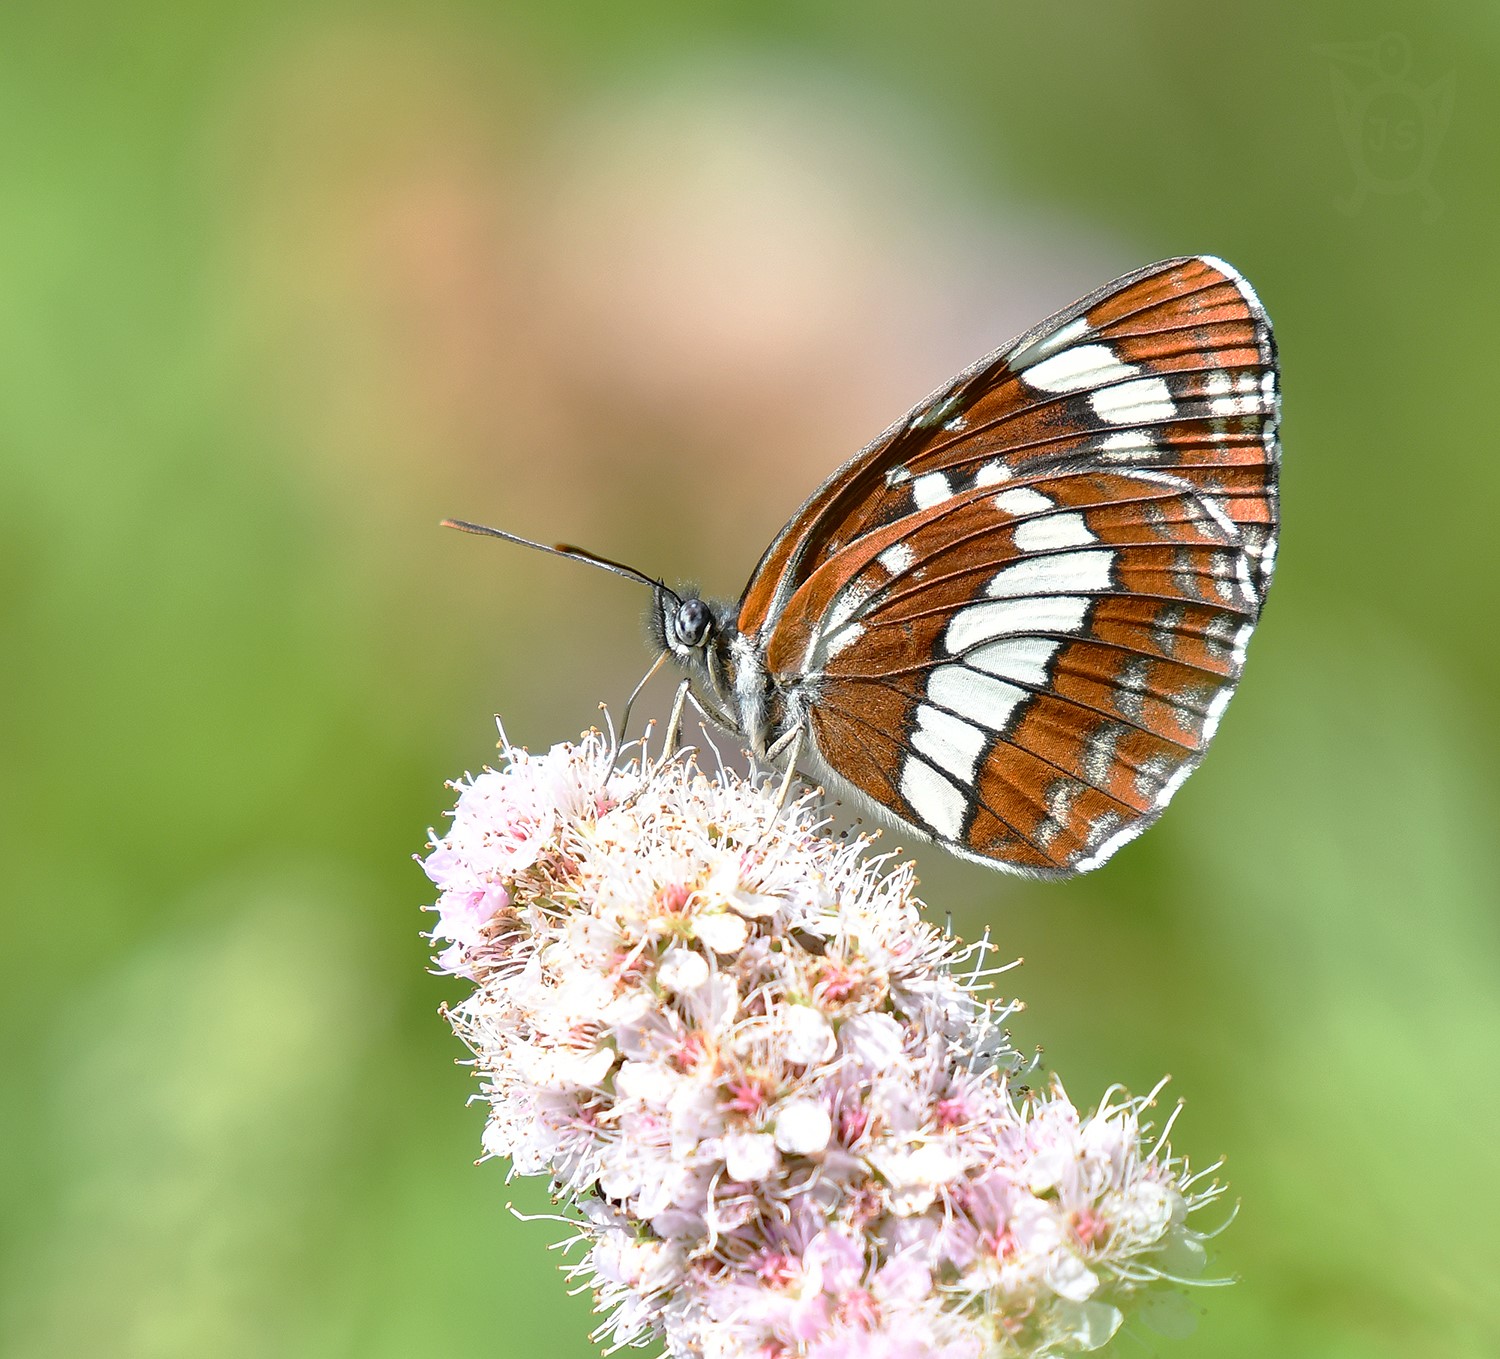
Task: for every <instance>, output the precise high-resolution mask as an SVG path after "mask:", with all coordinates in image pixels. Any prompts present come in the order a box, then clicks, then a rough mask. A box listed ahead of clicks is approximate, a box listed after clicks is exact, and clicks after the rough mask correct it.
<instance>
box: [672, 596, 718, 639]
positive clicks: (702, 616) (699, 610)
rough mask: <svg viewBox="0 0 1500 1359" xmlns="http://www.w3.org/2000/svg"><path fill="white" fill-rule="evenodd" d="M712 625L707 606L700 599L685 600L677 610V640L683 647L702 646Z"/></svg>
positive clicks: (711, 616)
mask: <svg viewBox="0 0 1500 1359" xmlns="http://www.w3.org/2000/svg"><path fill="white" fill-rule="evenodd" d="M713 623H714V617H713V614H712V613H710V612H709V608H708V605H707V604H705V603H704V602H703V601H702V600H701V599H685V600H683V601H682V604H681V605H680V606H679V607H678V610H677V623H676V628H677V640H678V641H679V642H681V643H682V644H683V646H695V647H696V646H702V645H703V643H704V642H706V641H707V640H708V634H709V631H710V629H712V627H713Z"/></svg>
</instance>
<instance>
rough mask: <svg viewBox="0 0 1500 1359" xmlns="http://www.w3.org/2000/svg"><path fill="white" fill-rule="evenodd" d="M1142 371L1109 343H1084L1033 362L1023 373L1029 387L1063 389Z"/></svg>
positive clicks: (1117, 379) (1085, 387)
mask: <svg viewBox="0 0 1500 1359" xmlns="http://www.w3.org/2000/svg"><path fill="white" fill-rule="evenodd" d="M1140 371H1141V370H1140V369H1139V368H1138V367H1137V366H1136V365H1135V364H1133V363H1122V362H1121V361H1120V360H1119V359H1118V358H1117V357H1116V356H1115V351H1114V350H1113V349H1111V348H1110V347H1109V346H1108V345H1107V344H1082V345H1077V346H1075V347H1074V348H1072V349H1064V350H1063V351H1062V352H1061V353H1058V354H1053V355H1052V356H1051V357H1050V358H1045V359H1042V360H1041V361H1040V362H1038V363H1034V364H1031V365H1030V366H1029V367H1027V368H1026V369H1025V370H1024V371H1023V372H1022V374H1021V376H1022V377H1023V378H1025V380H1026V385H1027V386H1028V387H1035V388H1037V389H1038V390H1039V391H1043V392H1057V393H1062V392H1082V391H1087V390H1089V389H1090V388H1092V387H1102V386H1104V385H1105V384H1107V383H1111V382H1122V381H1124V380H1125V379H1126V378H1129V377H1134V376H1135V375H1136V374H1137V373H1139V372H1140Z"/></svg>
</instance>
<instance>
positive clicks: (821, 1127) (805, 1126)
mask: <svg viewBox="0 0 1500 1359" xmlns="http://www.w3.org/2000/svg"><path fill="white" fill-rule="evenodd" d="M832 1135H833V1119H832V1118H830V1117H829V1114H828V1110H827V1109H825V1108H824V1107H823V1105H822V1104H820V1103H819V1102H818V1101H817V1100H812V1099H794V1100H788V1101H787V1102H786V1103H785V1104H783V1105H782V1106H781V1108H780V1109H779V1110H778V1111H777V1114H776V1145H777V1146H778V1147H780V1148H781V1150H782V1151H784V1152H787V1153H788V1154H789V1155H792V1156H812V1155H815V1154H816V1153H817V1152H820V1151H822V1150H823V1149H824V1148H825V1147H826V1146H827V1145H828V1139H829V1138H830V1137H831V1136H832Z"/></svg>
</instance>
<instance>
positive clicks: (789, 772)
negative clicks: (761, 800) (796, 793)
mask: <svg viewBox="0 0 1500 1359" xmlns="http://www.w3.org/2000/svg"><path fill="white" fill-rule="evenodd" d="M802 732H803V729H802V728H801V727H793V728H792V730H791V731H789V732H787V734H786V735H785V736H783V737H782V738H781V739H780V740H779V741H777V742H775V743H774V744H773V745H772V746H771V748H770V749H769V750H768V751H766V759H767V760H768V761H769V762H770V763H772V764H774V763H775V762H776V760H777V758H778V757H779V756H780V755H781V753H782V751H784V750H789V751H790V752H791V754H789V755H788V756H787V758H786V773H784V774H783V775H782V776H781V789H780V791H779V792H778V793H777V794H776V809H777V810H778V811H780V810H781V808H783V807H785V806H786V800H787V795H788V794H789V793H790V792H791V791H792V780H793V779H794V778H796V777H797V760H798V758H799V757H800V756H801V754H802Z"/></svg>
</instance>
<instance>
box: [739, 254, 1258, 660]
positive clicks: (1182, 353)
mask: <svg viewBox="0 0 1500 1359" xmlns="http://www.w3.org/2000/svg"><path fill="white" fill-rule="evenodd" d="M1278 411H1279V399H1278V394H1277V376H1276V355H1275V344H1274V341H1273V339H1272V334H1271V327H1270V323H1269V321H1268V320H1267V318H1266V314H1265V311H1264V309H1263V308H1262V307H1261V305H1260V302H1259V301H1258V299H1257V298H1256V296H1255V293H1254V291H1253V290H1252V289H1251V288H1250V285H1249V284H1248V283H1247V282H1246V281H1245V280H1244V279H1243V278H1241V277H1240V275H1239V274H1238V273H1236V272H1235V271H1234V270H1233V269H1232V268H1230V267H1229V266H1228V265H1227V264H1224V263H1223V262H1222V261H1220V260H1216V259H1213V258H1210V257H1207V256H1194V257H1189V258H1185V259H1176V260H1167V261H1164V262H1162V263H1160V264H1154V265H1151V266H1149V267H1148V268H1145V269H1142V270H1139V271H1138V272H1136V273H1134V274H1129V275H1127V276H1126V277H1124V278H1121V279H1117V280H1116V281H1115V282H1113V283H1111V284H1108V285H1107V286H1106V287H1104V288H1101V289H1100V290H1099V291H1098V292H1096V293H1093V294H1091V295H1090V296H1088V297H1086V298H1084V299H1083V300H1082V301H1080V302H1078V303H1075V304H1074V305H1073V306H1072V307H1069V308H1067V309H1066V310H1064V311H1061V312H1059V313H1058V314H1057V315H1056V316H1053V317H1051V318H1050V319H1049V320H1047V321H1044V322H1043V323H1042V324H1041V325H1039V326H1036V327H1035V328H1033V329H1032V330H1030V331H1028V332H1027V333H1026V334H1025V335H1023V336H1021V337H1020V339H1018V340H1016V341H1015V342H1014V343H1013V344H1011V345H1009V346H1007V347H1006V348H1005V349H1003V350H1000V351H998V352H996V353H995V354H992V355H990V356H989V357H988V358H986V359H984V360H982V361H981V362H980V363H978V364H976V365H975V366H974V367H973V368H971V369H969V370H968V371H967V372H965V373H962V374H960V375H959V376H958V377H957V378H955V379H954V381H953V382H951V383H950V384H949V385H948V386H947V387H945V388H943V389H942V390H941V391H939V392H936V393H934V394H933V395H932V396H931V397H929V398H928V399H927V400H926V401H924V402H922V403H921V404H920V405H919V406H917V407H916V409H915V410H913V411H912V412H911V413H910V414H909V415H907V416H906V417H905V418H903V419H902V420H900V421H898V422H897V423H896V424H895V425H893V426H891V428H890V429H888V430H887V431H886V432H885V433H884V434H882V435H881V436H880V437H879V438H878V439H877V440H875V442H874V443H872V444H871V445H870V446H869V447H868V448H866V449H865V450H863V451H862V452H861V453H859V454H858V455H856V456H855V457H854V458H853V459H851V460H850V461H849V462H848V463H846V464H845V465H844V466H843V467H841V468H839V470H838V471H837V472H835V473H834V474H833V476H832V477H830V478H829V480H828V481H827V482H825V483H824V484H823V486H821V487H820V488H819V489H818V491H817V492H816V493H815V494H814V495H813V496H812V498H811V499H810V500H809V501H808V502H807V504H806V505H804V506H803V508H802V510H801V511H800V512H799V513H798V514H797V516H796V518H794V519H793V520H792V521H791V522H790V523H789V524H788V525H787V526H786V528H785V529H783V530H782V532H781V534H780V535H779V536H778V537H777V539H776V540H775V542H773V543H772V544H771V546H770V548H768V549H767V551H766V554H765V556H764V557H763V558H762V559H761V562H760V564H759V565H758V566H757V568H756V570H755V573H754V574H753V575H752V577H751V579H750V583H749V584H748V585H747V586H746V589H745V593H744V595H743V597H742V598H741V601H740V610H739V618H738V622H739V629H740V631H741V633H743V634H745V635H746V636H749V637H753V638H756V639H757V640H758V641H759V642H760V643H761V644H762V645H763V646H764V645H769V643H770V640H771V634H772V632H773V631H774V630H775V629H776V628H777V626H778V624H779V621H780V619H781V616H782V614H783V612H784V611H785V610H786V609H787V607H788V606H789V605H790V603H791V601H792V599H793V597H794V595H795V594H796V593H797V591H798V590H800V589H801V588H802V587H803V585H804V584H805V583H806V582H807V581H808V580H809V579H810V578H811V577H812V576H813V575H814V573H815V572H817V571H818V569H819V568H820V567H822V566H824V565H825V564H827V563H828V562H830V561H832V560H833V559H834V558H836V557H837V556H838V555H839V554H840V553H842V552H844V551H846V550H847V549H849V548H850V547H851V546H853V545H855V544H857V543H858V542H859V541H860V540H861V539H862V538H865V537H867V536H869V535H870V534H872V533H875V532H877V531H879V530H881V529H883V528H885V527H887V526H889V525H891V524H893V523H896V522H898V521H900V520H902V519H905V518H907V517H909V516H913V515H919V514H921V513H922V512H923V511H925V510H927V509H930V508H932V507H933V506H935V505H937V504H940V503H942V502H943V501H945V500H947V499H949V498H950V497H952V496H954V495H959V494H962V493H964V492H965V491H969V490H973V489H976V488H980V487H983V486H987V485H991V484H1000V483H1002V482H1003V483H1007V484H1024V483H1026V482H1027V481H1029V480H1031V479H1033V478H1036V477H1038V476H1046V475H1049V474H1050V473H1053V472H1056V471H1058V470H1060V469H1070V470H1071V469H1076V468H1084V469H1095V470H1101V471H1103V470H1110V469H1118V470H1131V469H1134V470H1139V471H1155V472H1165V473H1170V474H1171V475H1173V476H1176V477H1178V478H1180V479H1181V480H1182V481H1184V482H1185V483H1186V484H1187V485H1188V486H1190V487H1191V488H1192V489H1193V490H1195V491H1196V492H1198V494H1199V495H1200V496H1202V497H1203V498H1204V500H1205V501H1206V502H1207V503H1208V504H1209V505H1210V506H1211V507H1213V508H1214V509H1217V510H1218V511H1219V512H1220V513H1222V515H1223V516H1224V517H1225V518H1227V519H1228V520H1229V521H1230V522H1231V523H1232V524H1233V525H1234V526H1235V528H1236V530H1237V532H1238V535H1239V542H1240V546H1241V549H1242V550H1243V552H1244V553H1245V555H1246V557H1247V558H1248V562H1249V568H1250V575H1251V580H1252V582H1253V585H1254V588H1255V592H1256V596H1257V598H1258V599H1264V597H1265V592H1266V588H1267V586H1268V585H1269V583H1270V577H1271V570H1272V566H1273V563H1274V560H1275V537H1276V524H1277V500H1276V496H1277V491H1276V479H1277V467H1278V458H1279V454H1278V444H1277V420H1278Z"/></svg>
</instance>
